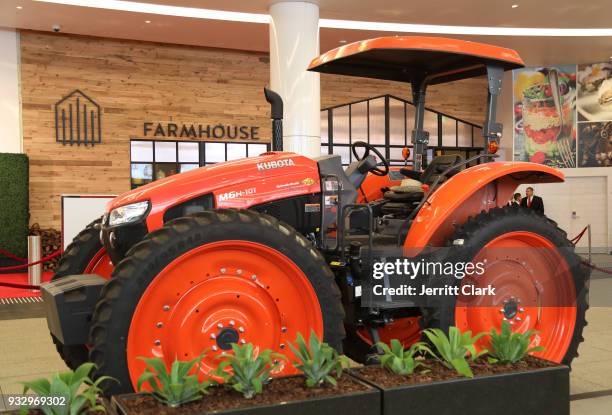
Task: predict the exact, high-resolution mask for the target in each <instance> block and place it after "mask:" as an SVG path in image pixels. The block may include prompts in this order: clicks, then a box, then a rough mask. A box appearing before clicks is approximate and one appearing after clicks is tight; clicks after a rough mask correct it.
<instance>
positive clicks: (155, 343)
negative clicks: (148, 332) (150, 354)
mask: <svg viewBox="0 0 612 415" xmlns="http://www.w3.org/2000/svg"><path fill="white" fill-rule="evenodd" d="M153 344H154V345H156V346H159V345H160V344H161V341H159V340H155V341H154V342H153Z"/></svg>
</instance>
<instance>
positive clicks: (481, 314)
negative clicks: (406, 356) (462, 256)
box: [455, 232, 577, 362]
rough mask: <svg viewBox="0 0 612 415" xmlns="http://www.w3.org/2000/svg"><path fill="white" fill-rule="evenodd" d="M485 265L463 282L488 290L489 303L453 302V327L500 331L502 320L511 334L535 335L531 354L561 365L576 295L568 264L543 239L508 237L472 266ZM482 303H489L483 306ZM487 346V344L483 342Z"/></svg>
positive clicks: (491, 246) (487, 248) (573, 321)
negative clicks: (538, 348)
mask: <svg viewBox="0 0 612 415" xmlns="http://www.w3.org/2000/svg"><path fill="white" fill-rule="evenodd" d="M478 261H486V262H485V272H484V274H483V275H482V276H479V277H476V278H472V279H469V280H468V279H467V278H466V279H464V280H463V282H462V284H465V283H466V282H468V281H469V283H470V284H474V285H475V286H477V287H486V286H488V285H489V284H491V285H492V286H493V287H495V289H496V294H495V296H494V297H492V298H491V297H489V299H488V300H487V299H484V298H483V299H480V298H479V299H478V300H477V301H473V300H471V301H469V302H468V301H467V300H465V299H462V297H461V296H459V297H458V299H457V305H456V308H455V322H456V325H457V327H459V328H460V329H461V330H462V331H465V330H472V332H473V333H480V332H489V331H491V328H495V329H497V330H499V328H500V327H501V324H502V321H503V320H504V319H505V320H507V321H508V322H509V323H510V324H511V325H512V329H513V331H520V332H525V331H527V330H535V331H538V332H539V333H538V334H536V335H534V336H533V338H532V344H531V346H532V347H533V346H544V347H545V350H544V351H542V352H538V353H534V355H536V356H539V357H541V358H544V359H547V360H551V361H555V362H561V361H562V360H563V358H564V357H565V354H566V352H567V349H568V348H569V345H570V343H571V340H572V337H573V333H574V328H575V325H576V315H577V311H576V290H575V287H574V281H573V278H572V273H571V270H570V267H569V265H568V263H567V261H566V260H565V259H564V258H563V256H562V255H561V254H560V252H559V250H558V249H557V248H556V247H555V246H554V245H553V244H552V242H550V241H549V240H548V239H546V238H544V237H543V236H541V235H538V234H535V233H532V232H508V233H506V234H503V235H501V236H499V237H497V238H495V239H494V240H492V241H490V242H489V243H488V244H487V245H486V246H485V247H484V248H483V249H482V250H481V251H480V252H479V253H478V254H477V255H476V256H475V258H474V260H473V262H474V263H476V262H478ZM487 301H490V302H489V303H487ZM485 344H486V340H485Z"/></svg>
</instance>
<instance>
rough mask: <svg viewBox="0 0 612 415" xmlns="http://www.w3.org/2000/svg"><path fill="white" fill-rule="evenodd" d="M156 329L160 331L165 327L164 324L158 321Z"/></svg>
mask: <svg viewBox="0 0 612 415" xmlns="http://www.w3.org/2000/svg"><path fill="white" fill-rule="evenodd" d="M155 327H157V328H158V329H161V328H162V327H164V323H162V322H161V321H158V322H157V324H155Z"/></svg>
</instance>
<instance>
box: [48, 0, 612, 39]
mask: <svg viewBox="0 0 612 415" xmlns="http://www.w3.org/2000/svg"><path fill="white" fill-rule="evenodd" d="M36 1H41V2H45V3H55V4H63V5H68V6H83V7H94V8H98V9H108V10H119V11H126V12H135V13H146V14H158V15H165V16H178V17H189V18H197V19H212V20H224V21H231V22H247V23H264V24H268V23H269V22H270V16H269V15H267V14H263V13H242V12H228V11H223V10H211V9H200V8H196V7H182V6H166V5H163V4H152V3H140V2H135V1H126V0H105V1H104V2H100V1H98V0H36ZM319 27H321V28H326V29H347V30H366V31H377V32H394V33H424V34H440V35H481V36H483V35H484V36H571V37H585V36H602V37H603V36H612V28H584V29H563V28H539V27H487V26H442V25H425V24H410V23H387V22H364V21H357V20H337V19H320V20H319Z"/></svg>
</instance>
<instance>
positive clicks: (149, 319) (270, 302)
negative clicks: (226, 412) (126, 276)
mask: <svg viewBox="0 0 612 415" xmlns="http://www.w3.org/2000/svg"><path fill="white" fill-rule="evenodd" d="M320 310H321V309H320V306H319V302H318V299H317V296H316V293H315V291H314V289H313V288H312V286H311V284H310V282H309V280H308V278H307V277H306V275H305V274H304V273H303V272H302V270H301V269H300V268H299V267H298V266H297V265H296V264H295V263H294V262H293V261H291V260H290V259H289V258H288V257H287V256H285V255H284V254H282V253H281V252H279V251H277V250H275V249H272V248H270V247H267V246H265V245H262V244H259V243H255V242H249V241H240V240H229V241H222V242H214V243H209V244H206V245H202V246H200V247H198V248H195V249H193V250H191V251H189V252H187V253H185V254H183V255H181V256H180V257H178V258H177V259H175V260H173V261H172V262H171V263H170V264H169V265H168V266H166V267H165V268H164V269H163V270H162V271H161V272H160V273H159V274H158V275H157V276H156V277H155V279H154V280H153V281H152V283H151V284H150V285H149V286H148V287H147V288H146V290H145V292H144V293H143V295H142V297H141V298H140V301H139V302H138V304H137V306H136V310H135V311H134V315H133V317H132V321H131V324H130V329H129V333H128V341H127V361H128V369H129V372H130V378H131V380H132V384H133V385H134V387H135V386H136V383H137V380H138V377H139V376H140V375H141V374H142V372H143V371H144V368H145V365H144V362H143V361H142V360H140V359H138V357H150V356H156V357H162V358H163V359H164V360H165V361H166V364H168V365H170V364H171V363H172V362H173V361H174V359H179V360H190V359H193V358H195V357H197V356H198V355H200V354H201V353H202V352H204V351H206V354H205V356H204V359H203V361H202V365H201V368H200V371H201V375H202V377H204V376H206V375H208V373H209V372H210V371H211V370H213V369H215V368H216V366H217V365H218V363H219V360H218V356H219V355H220V354H221V353H222V352H224V351H225V350H228V349H229V348H230V347H231V346H230V344H231V343H232V342H238V343H252V344H253V345H254V346H255V347H256V349H262V350H263V349H272V350H276V351H278V352H281V353H283V354H284V355H285V356H289V355H291V353H290V349H289V347H288V342H290V341H294V340H295V338H296V337H297V334H298V333H302V334H303V335H304V336H306V337H307V336H308V335H309V333H310V331H311V330H314V331H315V333H316V334H317V335H318V336H320V337H322V335H323V318H322V316H321V311H320ZM291 373H295V369H294V368H293V367H291V366H290V365H287V364H286V363H284V362H281V364H280V366H279V368H278V370H277V371H276V372H275V375H287V374H291Z"/></svg>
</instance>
